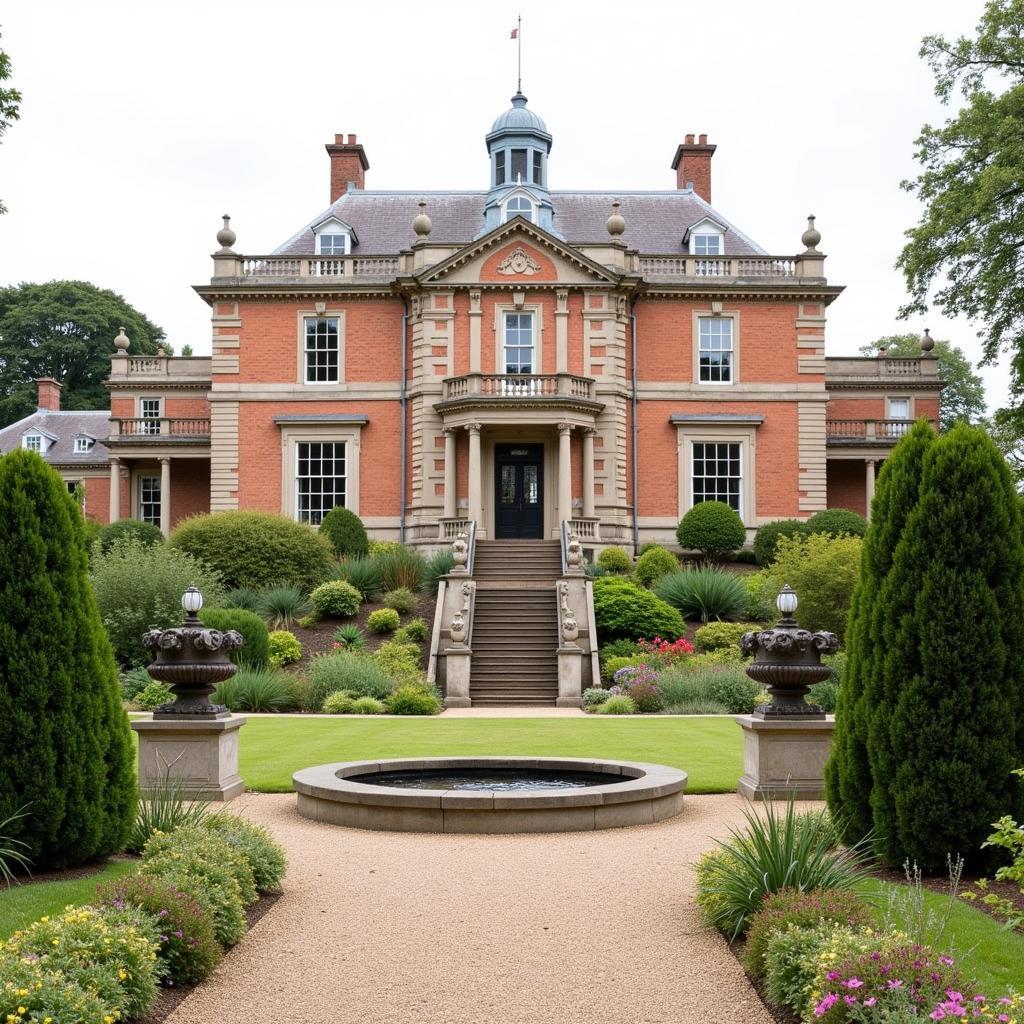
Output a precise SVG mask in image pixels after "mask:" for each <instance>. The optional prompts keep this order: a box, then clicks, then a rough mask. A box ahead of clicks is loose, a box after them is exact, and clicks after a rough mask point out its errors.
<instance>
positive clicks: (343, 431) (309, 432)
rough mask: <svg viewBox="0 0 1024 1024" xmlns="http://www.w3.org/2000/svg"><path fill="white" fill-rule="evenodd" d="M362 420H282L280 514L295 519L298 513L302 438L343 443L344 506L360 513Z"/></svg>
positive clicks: (363, 424) (312, 440) (298, 520)
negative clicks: (299, 464) (309, 421)
mask: <svg viewBox="0 0 1024 1024" xmlns="http://www.w3.org/2000/svg"><path fill="white" fill-rule="evenodd" d="M365 425H366V424H365V423H358V422H357V423H350V424H349V423H344V424H342V423H323V424H320V423H282V424H281V425H280V427H281V449H282V452H283V457H282V459H281V514H282V515H284V516H287V517H288V518H290V519H294V520H295V521H296V522H301V520H300V519H299V515H298V484H297V482H296V481H297V468H298V457H297V452H298V446H299V444H301V443H303V442H327V441H333V442H335V443H343V444H344V445H345V475H346V481H345V482H346V494H345V507H346V508H348V509H351V510H352V511H353V512H354V513H355V514H356V515H359V459H360V449H361V444H360V442H361V431H362V429H363V427H364V426H365Z"/></svg>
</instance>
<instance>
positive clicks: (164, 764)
mask: <svg viewBox="0 0 1024 1024" xmlns="http://www.w3.org/2000/svg"><path fill="white" fill-rule="evenodd" d="M243 725H245V716H244V715H231V716H230V717H228V718H212V719H206V720H203V721H183V722H174V721H169V720H168V719H159V720H155V721H154V720H152V719H141V720H139V721H136V722H132V723H131V726H132V728H133V729H134V730H135V731H136V732H137V733H138V734H139V790H140V792H141V793H142V795H143V796H146V795H147V794H148V793H150V792H152V791H153V788H154V787H157V786H159V785H160V784H161V783H163V782H164V780H165V779H167V778H168V777H169V778H171V779H172V780H175V781H179V782H181V784H182V786H183V793H184V795H185V796H187V797H195V798H203V799H206V800H223V801H227V800H234V799H235V797H236V796H241V794H242V793H243V792H244V791H245V783H244V782H243V781H242V778H241V776H240V775H239V774H238V730H239V729H240V728H241V727H242V726H243ZM168 770H169V771H168Z"/></svg>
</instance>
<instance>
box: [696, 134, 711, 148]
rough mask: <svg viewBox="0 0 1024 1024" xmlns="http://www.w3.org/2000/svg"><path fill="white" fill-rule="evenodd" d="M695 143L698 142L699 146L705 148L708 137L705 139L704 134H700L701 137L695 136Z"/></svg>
mask: <svg viewBox="0 0 1024 1024" xmlns="http://www.w3.org/2000/svg"><path fill="white" fill-rule="evenodd" d="M697 141H698V142H699V143H700V144H701V145H702V146H706V145H707V144H708V137H707V135H706V134H701V135H698V136H697Z"/></svg>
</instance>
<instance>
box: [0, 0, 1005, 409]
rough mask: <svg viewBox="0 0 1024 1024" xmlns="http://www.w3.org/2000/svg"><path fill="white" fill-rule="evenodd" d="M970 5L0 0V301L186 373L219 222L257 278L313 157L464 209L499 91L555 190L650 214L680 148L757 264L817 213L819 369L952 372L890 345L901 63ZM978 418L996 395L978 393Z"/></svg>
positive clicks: (922, 98) (997, 389)
mask: <svg viewBox="0 0 1024 1024" xmlns="http://www.w3.org/2000/svg"><path fill="white" fill-rule="evenodd" d="M981 7H982V3H981V0H969V2H966V3H964V2H954V0H887V2H882V0H862V2H860V3H858V4H856V5H849V4H845V3H838V2H836V0H810V2H803V0H775V2H771V3H766V2H764V0H730V2H725V3H710V4H709V3H706V2H701V3H695V2H693V0H676V2H672V3H655V2H650V0H634V2H632V3H608V2H604V0H584V2H580V0H564V2H563V0H559V2H557V3H556V2H553V0H548V2H546V3H544V2H538V0H526V2H524V3H523V4H522V6H521V8H517V7H515V6H512V5H499V4H494V3H481V2H479V0H478V2H457V0H434V2H432V3H426V2H419V3H410V2H407V0H387V2H378V3H344V2H340V3H339V2H336V3H315V2H311V0H293V2H291V3H280V2H273V3H268V2H263V0H246V2H235V0H206V2H204V3H197V2H194V0H176V2H174V3H168V2H164V3H160V4H157V3H153V2H152V0H149V2H146V0H141V2H140V0H133V2H130V3H115V2H108V0H94V2H92V3H82V2H81V0H74V2H57V0H13V2H10V0H9V2H8V3H7V4H5V5H4V10H3V13H2V15H0V31H2V33H3V38H2V42H0V46H2V47H3V48H4V49H5V50H6V51H7V52H8V54H10V56H11V59H12V61H13V65H14V77H13V81H12V84H14V85H15V86H17V87H18V88H20V89H21V90H22V92H23V94H24V103H23V106H22V119H21V121H19V122H16V123H15V124H14V126H13V127H12V128H11V129H10V130H9V132H8V134H7V138H6V141H5V142H4V144H3V145H2V146H0V197H2V198H3V200H4V201H5V202H6V204H7V206H8V208H9V210H10V212H9V213H8V214H7V215H6V216H4V217H2V218H0V282H2V283H13V282H19V281H26V280H27V281H42V280H48V279H52V278H82V279H85V280H89V281H92V282H94V283H96V284H98V285H101V286H104V287H108V288H113V289H114V290H115V291H118V292H120V293H121V294H123V295H124V296H125V298H127V299H128V301H129V302H131V303H133V304H134V305H135V306H136V307H138V308H139V309H140V310H142V311H143V312H145V313H146V314H148V315H149V317H150V318H151V319H153V320H155V321H156V322H157V323H159V324H160V325H162V326H163V328H164V329H165V330H166V332H167V335H168V339H169V340H170V342H171V343H172V344H173V345H174V346H175V348H176V349H180V347H181V346H182V345H183V344H186V343H189V344H191V345H192V346H193V347H194V349H195V350H196V352H197V354H199V353H204V352H208V351H209V338H210V327H209V318H208V316H209V315H208V309H207V307H206V305H205V304H204V303H203V302H202V301H201V300H200V299H199V298H198V297H197V296H196V295H195V294H194V293H193V292H192V291H191V289H190V286H191V285H193V284H197V283H202V282H204V281H206V280H208V279H209V275H210V273H211V266H212V264H211V261H210V259H209V254H210V253H211V252H212V251H213V249H214V248H216V245H215V243H214V234H215V232H216V230H217V229H218V227H219V226H220V215H221V213H230V214H231V215H232V226H233V227H234V228H235V230H236V231H237V232H238V243H237V244H236V249H237V250H238V251H239V252H243V253H253V254H258V253H265V252H269V251H270V250H271V249H272V248H273V247H274V246H276V245H277V244H279V243H280V242H282V241H283V240H284V239H286V238H288V237H289V236H290V235H291V234H292V233H293V232H294V231H295V230H297V229H298V228H299V227H301V226H302V225H303V224H305V223H306V222H307V221H309V220H310V219H312V217H313V216H314V215H315V214H317V213H319V212H320V211H321V210H322V209H323V208H324V207H325V206H326V205H327V200H328V158H327V155H326V153H325V152H324V149H323V146H324V143H326V142H328V141H330V140H331V139H333V136H334V133H335V132H346V133H347V132H356V133H358V135H359V139H360V141H361V142H362V143H363V144H364V145H365V147H366V152H367V156H368V158H369V161H370V170H369V172H368V174H367V185H368V187H370V188H380V189H387V188H409V189H419V188H423V189H434V188H485V187H486V185H487V176H488V163H487V155H486V151H485V147H484V141H483V138H484V135H485V134H486V132H487V130H488V129H489V127H490V124H491V121H492V120H493V119H494V118H495V117H496V116H497V115H498V114H499V113H500V112H501V111H502V110H504V109H506V108H507V107H508V105H509V103H508V99H509V97H510V96H511V94H512V93H513V92H514V91H515V90H514V87H515V43H513V42H511V41H510V39H509V34H510V30H511V29H512V28H513V27H514V25H515V17H516V14H517V13H519V12H520V11H521V13H522V16H523V91H524V92H525V93H526V94H527V96H528V97H529V99H530V107H531V109H534V110H536V111H537V112H538V113H539V114H540V115H541V116H542V117H543V118H544V119H545V120H546V122H547V125H548V129H549V130H550V131H551V132H552V134H553V135H554V147H553V152H552V158H551V162H550V168H549V170H550V184H551V187H552V188H556V189H559V188H607V189H609V190H612V191H614V190H616V189H664V188H672V187H674V184H675V174H674V172H673V171H672V170H671V169H670V163H671V159H672V156H673V155H674V153H675V148H676V145H677V144H678V143H679V142H680V141H681V140H682V137H683V135H684V134H685V133H687V132H697V133H699V132H707V133H708V134H709V136H710V141H712V142H714V143H717V144H718V152H717V153H716V154H715V157H714V162H713V168H712V171H713V190H714V201H715V205H716V206H717V207H718V208H719V209H720V211H721V212H722V213H723V214H724V215H725V216H726V217H728V218H729V219H730V220H732V221H733V223H735V224H736V225H737V226H738V227H740V228H741V229H742V230H743V231H744V232H746V233H747V234H748V235H750V236H751V237H752V238H754V239H755V240H756V241H758V242H759V243H760V244H761V245H763V246H764V247H765V248H766V249H768V250H769V252H771V253H776V254H785V253H794V252H797V251H798V250H799V249H800V248H802V246H800V241H799V240H800V234H801V232H802V231H803V229H804V226H805V217H806V215H807V214H808V213H814V214H816V215H817V217H818V228H819V229H820V231H821V233H822V236H823V237H822V244H821V249H822V250H823V251H824V252H826V253H828V254H829V259H828V262H827V264H826V268H827V272H828V276H829V279H830V280H831V281H832V282H835V283H841V284H845V285H846V286H847V290H846V292H845V293H844V294H843V295H842V296H841V297H840V298H839V299H838V300H837V301H836V302H835V303H834V304H833V306H832V307H831V309H830V312H829V328H828V351H829V354H832V355H838V354H843V353H855V352H856V349H857V347H858V346H859V345H861V344H865V343H867V342H871V341H873V340H874V339H876V338H877V337H878V336H880V335H882V334H887V333H893V332H896V331H905V330H913V331H915V332H919V330H920V329H921V328H922V327H924V326H928V327H930V328H931V331H932V334H933V336H935V337H937V338H945V337H948V338H950V339H951V340H953V341H954V343H956V344H958V345H961V346H962V347H963V348H964V349H965V350H966V351H967V352H968V354H969V355H970V356H971V357H972V358H973V359H975V360H976V359H977V358H978V357H979V354H980V349H979V345H978V343H977V341H976V338H975V331H974V330H973V329H972V328H971V326H970V325H969V324H964V323H953V322H950V321H947V320H943V319H942V318H941V317H940V316H938V315H936V314H934V313H930V314H928V316H927V317H926V318H924V319H923V320H919V321H916V322H911V323H909V324H903V323H902V322H900V321H898V320H897V319H896V311H897V309H898V307H899V305H900V304H901V302H903V301H904V299H905V291H904V287H903V280H902V276H901V275H900V274H899V273H898V272H897V271H895V270H894V269H893V262H894V260H895V258H896V255H897V254H898V252H899V250H900V248H901V245H902V240H903V231H904V230H905V229H906V228H908V227H910V226H911V225H912V224H913V223H915V222H916V216H917V205H916V201H915V200H914V199H913V198H912V197H910V196H908V195H906V194H905V193H903V192H902V191H901V190H900V189H899V181H900V179H901V178H904V177H908V176H911V175H913V173H914V171H915V164H914V162H913V159H912V154H913V141H914V139H915V138H916V136H917V133H918V130H919V128H920V126H921V125H922V123H924V122H925V121H927V120H931V121H933V122H934V121H937V120H939V119H941V118H942V117H943V116H944V115H943V108H942V107H941V106H940V105H939V104H938V101H937V100H935V98H934V96H933V94H932V81H931V77H930V74H929V72H928V70H927V68H926V67H925V65H924V63H923V62H922V61H921V60H920V59H919V58H918V57H917V51H918V47H919V44H920V39H921V36H923V35H924V34H926V33H930V32H942V33H945V34H947V35H950V36H953V35H959V34H961V33H965V32H970V31H971V30H972V29H973V27H974V25H975V23H976V22H977V19H978V16H979V14H980V11H981ZM983 374H984V377H985V381H986V386H987V389H988V395H989V401H990V405H993V406H995V405H998V404H1002V403H1004V401H1005V397H1006V380H1007V372H1006V369H1005V363H1004V365H1003V366H1002V367H996V368H991V367H990V368H986V369H985V370H984V371H983Z"/></svg>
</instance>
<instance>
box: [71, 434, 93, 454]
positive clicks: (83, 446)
mask: <svg viewBox="0 0 1024 1024" xmlns="http://www.w3.org/2000/svg"><path fill="white" fill-rule="evenodd" d="M95 443H96V442H95V441H93V439H92V438H91V437H76V438H75V454H76V455H88V454H89V452H91V451H92V446H93V445H94V444H95Z"/></svg>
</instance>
